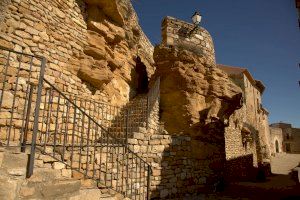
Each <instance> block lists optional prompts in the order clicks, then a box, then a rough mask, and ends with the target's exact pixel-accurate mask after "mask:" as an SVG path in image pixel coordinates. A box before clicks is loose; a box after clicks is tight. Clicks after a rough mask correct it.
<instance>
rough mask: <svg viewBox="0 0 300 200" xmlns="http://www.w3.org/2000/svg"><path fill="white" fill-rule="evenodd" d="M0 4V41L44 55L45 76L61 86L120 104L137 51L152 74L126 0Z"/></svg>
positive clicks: (130, 89)
mask: <svg viewBox="0 0 300 200" xmlns="http://www.w3.org/2000/svg"><path fill="white" fill-rule="evenodd" d="M0 7H1V8H0V9H1V10H2V11H3V12H1V20H0V23H1V26H0V33H1V34H0V45H2V46H5V47H7V48H10V49H14V50H16V51H23V52H25V53H29V54H34V55H41V56H45V57H46V59H47V61H48V63H47V70H46V75H45V78H46V79H47V80H49V81H50V82H51V83H54V84H55V86H57V87H58V88H59V89H60V90H62V91H64V92H68V93H72V94H76V95H79V94H80V95H81V96H89V98H94V99H96V100H101V101H104V102H105V101H108V100H109V101H110V102H111V103H112V104H118V105H123V104H125V103H126V102H127V101H128V100H129V98H131V97H132V96H130V95H134V94H135V91H134V90H135V89H134V88H135V87H136V86H135V85H134V82H135V80H134V79H135V74H134V73H131V71H132V70H133V72H134V68H135V61H136V58H137V57H140V58H141V60H142V61H143V63H144V64H145V65H146V68H147V73H148V76H149V77H150V76H151V74H153V70H154V68H153V67H152V64H153V59H152V52H153V47H152V45H151V43H150V42H149V40H148V39H147V38H146V36H145V34H144V33H143V32H142V30H141V28H140V26H139V25H138V20H137V16H136V14H135V12H134V10H133V8H132V5H131V3H130V2H129V1H124V2H122V3H118V4H117V3H116V2H115V1H105V0H103V1H99V2H97V3H93V2H92V1H87V0H86V1H85V0H78V1H77V0H67V1H59V0H53V1H52V0H51V1H50V0H46V1H42V2H41V1H35V0H34V1H29V0H24V1H20V0H12V1H7V2H3V3H2V2H1V6H0ZM106 7H110V8H111V10H109V9H104V8H106ZM137 52H138V53H137ZM107 97H109V98H107Z"/></svg>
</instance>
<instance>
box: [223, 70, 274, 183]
mask: <svg viewBox="0 0 300 200" xmlns="http://www.w3.org/2000/svg"><path fill="white" fill-rule="evenodd" d="M218 67H219V68H220V69H222V70H223V71H224V72H226V73H227V74H228V76H229V77H230V78H231V80H232V81H233V82H234V83H235V84H237V85H238V86H239V87H240V88H241V89H242V90H243V97H244V98H243V106H242V108H241V109H239V110H236V111H235V112H234V113H233V115H232V116H231V117H230V119H229V124H228V127H227V128H226V131H225V144H226V159H227V160H228V161H229V163H231V164H232V166H229V165H228V167H227V169H229V170H230V171H232V172H234V171H235V175H236V176H235V177H236V178H238V177H239V176H240V177H244V178H251V176H253V175H255V174H253V173H252V172H251V170H250V169H249V173H248V176H246V174H247V173H245V170H244V169H245V168H249V166H252V168H253V167H256V168H257V167H259V166H260V164H263V163H264V162H270V160H269V159H270V154H271V153H270V145H269V141H270V134H269V128H268V127H269V125H268V112H267V111H266V110H265V109H264V108H263V107H262V100H261V95H262V93H263V90H262V89H261V88H259V87H258V86H257V81H256V80H255V79H254V78H253V77H252V75H251V74H250V73H249V72H248V70H247V69H245V68H240V67H232V66H225V65H218ZM260 83H261V82H260ZM251 156H252V159H243V158H248V157H251ZM232 160H234V162H231V161H232ZM238 161H241V163H238ZM246 161H248V162H252V163H246ZM239 166H240V167H239ZM233 174H234V173H233ZM238 174H240V175H238ZM252 178H253V177H252Z"/></svg>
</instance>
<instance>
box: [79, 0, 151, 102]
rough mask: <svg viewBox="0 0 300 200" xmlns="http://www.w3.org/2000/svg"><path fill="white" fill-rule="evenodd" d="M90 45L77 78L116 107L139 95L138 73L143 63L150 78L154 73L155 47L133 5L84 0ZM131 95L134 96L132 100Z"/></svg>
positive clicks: (86, 47)
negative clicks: (142, 28)
mask: <svg viewBox="0 0 300 200" xmlns="http://www.w3.org/2000/svg"><path fill="white" fill-rule="evenodd" d="M85 2H86V3H87V15H88V16H87V28H88V30H87V43H88V44H87V45H86V46H85V47H84V50H83V52H84V55H83V58H82V59H83V60H84V62H86V61H87V60H88V61H87V63H88V67H87V66H85V65H84V64H83V65H81V67H80V69H79V70H78V76H79V77H80V78H81V79H83V80H84V81H87V82H89V83H90V84H91V85H92V86H94V87H96V88H98V89H102V90H103V92H104V93H106V94H107V95H108V97H109V98H110V99H111V101H112V103H113V104H120V103H121V104H122V102H126V100H128V99H129V98H130V97H131V96H134V95H135V93H136V92H137V91H134V89H135V88H136V87H137V85H136V80H135V78H136V77H137V72H136V70H135V67H136V61H137V59H141V60H142V61H143V64H144V65H145V68H146V70H147V75H148V77H145V78H146V79H148V78H150V76H151V75H152V74H153V72H154V68H153V59H152V52H153V47H152V45H151V43H150V42H149V41H148V39H147V38H146V36H145V35H144V33H143V31H142V30H141V28H140V26H139V25H138V20H137V16H136V14H135V12H134V10H133V8H132V5H131V3H130V1H117V0H116V1H115V0H114V1H107V0H100V1H96V0H85ZM130 95H131V96H130Z"/></svg>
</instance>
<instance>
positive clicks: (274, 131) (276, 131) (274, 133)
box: [270, 127, 284, 156]
mask: <svg viewBox="0 0 300 200" xmlns="http://www.w3.org/2000/svg"><path fill="white" fill-rule="evenodd" d="M270 135H271V153H272V155H273V156H275V154H276V153H281V152H284V149H283V135H282V129H280V128H277V127H270ZM276 141H278V152H276Z"/></svg>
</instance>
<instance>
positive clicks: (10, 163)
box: [0, 150, 28, 177]
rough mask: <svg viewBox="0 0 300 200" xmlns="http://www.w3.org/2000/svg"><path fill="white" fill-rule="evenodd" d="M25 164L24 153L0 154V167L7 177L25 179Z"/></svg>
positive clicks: (25, 156)
mask: <svg viewBox="0 0 300 200" xmlns="http://www.w3.org/2000/svg"><path fill="white" fill-rule="evenodd" d="M27 162H28V154H26V153H20V152H18V151H17V150H13V151H12V152H10V151H8V150H2V152H0V167H1V168H3V169H5V170H6V171H7V173H8V174H9V175H12V176H17V177H25V175H26V168H27Z"/></svg>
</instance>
